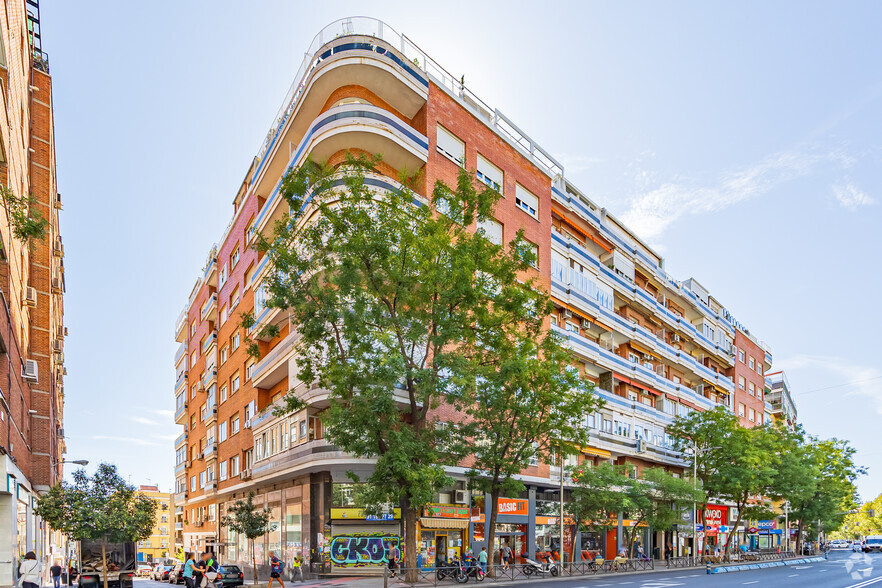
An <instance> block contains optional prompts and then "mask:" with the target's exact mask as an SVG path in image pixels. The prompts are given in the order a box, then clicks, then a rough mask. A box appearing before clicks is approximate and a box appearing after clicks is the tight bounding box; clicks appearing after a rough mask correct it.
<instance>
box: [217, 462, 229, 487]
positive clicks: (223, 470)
mask: <svg viewBox="0 0 882 588" xmlns="http://www.w3.org/2000/svg"><path fill="white" fill-rule="evenodd" d="M217 479H218V480H220V481H221V482H223V481H224V480H226V479H227V462H225V461H222V462H220V463H219V464H217Z"/></svg>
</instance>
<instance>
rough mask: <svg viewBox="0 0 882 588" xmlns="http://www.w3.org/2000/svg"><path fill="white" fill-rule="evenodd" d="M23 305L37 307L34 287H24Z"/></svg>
mask: <svg viewBox="0 0 882 588" xmlns="http://www.w3.org/2000/svg"><path fill="white" fill-rule="evenodd" d="M24 305H25V306H30V307H31V308H36V307H37V289H36V288H31V287H30V286H28V287H27V288H25V293H24Z"/></svg>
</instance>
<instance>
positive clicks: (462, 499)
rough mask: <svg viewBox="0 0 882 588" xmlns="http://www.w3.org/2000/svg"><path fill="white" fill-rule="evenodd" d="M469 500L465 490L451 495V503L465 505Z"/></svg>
mask: <svg viewBox="0 0 882 588" xmlns="http://www.w3.org/2000/svg"><path fill="white" fill-rule="evenodd" d="M468 500H469V493H468V492H467V491H465V490H457V491H456V492H455V493H454V495H453V502H455V503H456V504H466V503H467V502H468Z"/></svg>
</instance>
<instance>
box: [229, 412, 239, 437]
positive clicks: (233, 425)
mask: <svg viewBox="0 0 882 588" xmlns="http://www.w3.org/2000/svg"><path fill="white" fill-rule="evenodd" d="M238 432H239V415H236V416H234V417H233V420H231V421H230V434H231V435H235V434H236V433H238Z"/></svg>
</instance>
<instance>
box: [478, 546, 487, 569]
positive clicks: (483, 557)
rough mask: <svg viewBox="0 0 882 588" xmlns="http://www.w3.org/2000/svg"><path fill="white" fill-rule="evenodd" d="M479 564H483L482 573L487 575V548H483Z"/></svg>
mask: <svg viewBox="0 0 882 588" xmlns="http://www.w3.org/2000/svg"><path fill="white" fill-rule="evenodd" d="M478 563H479V564H481V571H482V572H484V573H485V574H486V573H487V548H486V547H482V548H481V553H479V554H478Z"/></svg>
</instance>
